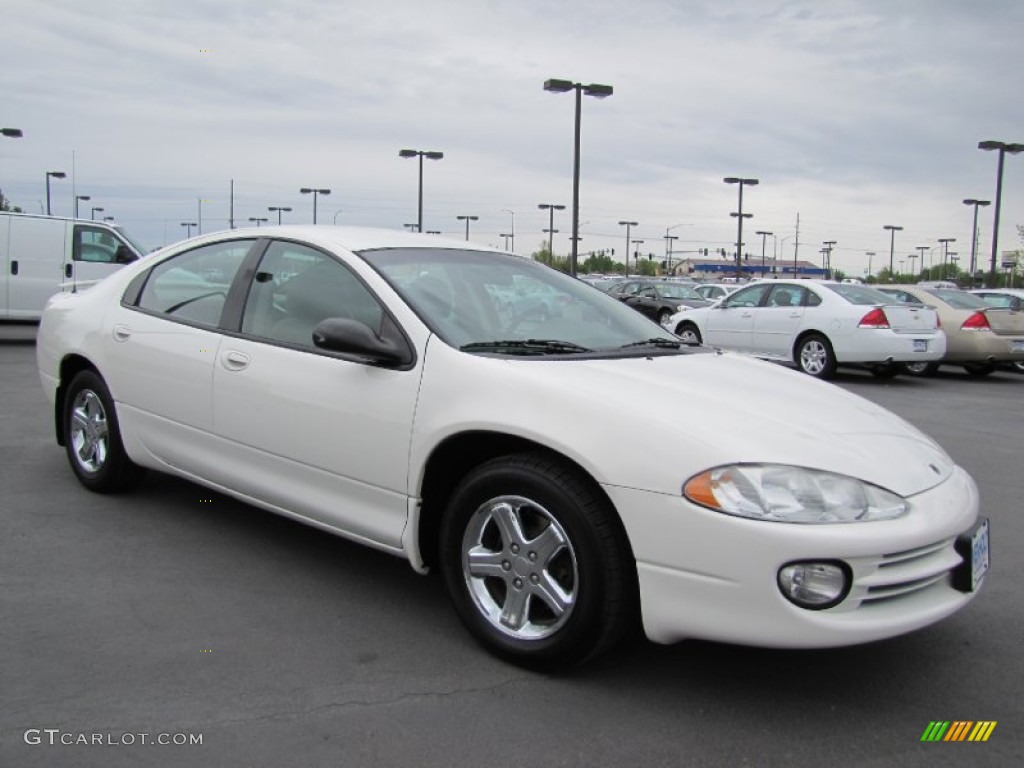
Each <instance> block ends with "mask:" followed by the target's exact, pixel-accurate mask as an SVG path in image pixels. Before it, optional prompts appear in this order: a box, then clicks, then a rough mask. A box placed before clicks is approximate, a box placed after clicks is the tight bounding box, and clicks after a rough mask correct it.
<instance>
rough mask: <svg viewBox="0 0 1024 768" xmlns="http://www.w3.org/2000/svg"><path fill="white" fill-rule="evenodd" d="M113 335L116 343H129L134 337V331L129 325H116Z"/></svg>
mask: <svg viewBox="0 0 1024 768" xmlns="http://www.w3.org/2000/svg"><path fill="white" fill-rule="evenodd" d="M113 334H114V341H128V339H130V338H131V337H132V329H131V328H129V327H128V326H127V325H115V326H114V330H113Z"/></svg>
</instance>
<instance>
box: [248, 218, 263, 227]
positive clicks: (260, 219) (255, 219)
mask: <svg viewBox="0 0 1024 768" xmlns="http://www.w3.org/2000/svg"><path fill="white" fill-rule="evenodd" d="M249 221H255V222H256V229H259V228H260V224H261V223H263V222H265V221H267V217H266V216H250V217H249Z"/></svg>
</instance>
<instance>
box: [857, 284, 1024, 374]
mask: <svg viewBox="0 0 1024 768" xmlns="http://www.w3.org/2000/svg"><path fill="white" fill-rule="evenodd" d="M874 287H875V288H878V289H879V290H880V291H884V292H885V293H888V294H889V295H890V296H892V297H894V298H895V299H897V300H898V301H901V302H906V303H908V304H927V305H930V306H932V307H934V308H935V309H936V311H937V312H938V314H939V320H941V321H942V330H943V331H944V332H945V334H946V354H945V355H944V356H943V358H942V359H941V360H940V361H938V362H933V363H908V364H907V372H908V373H911V374H915V375H918V376H921V375H930V374H933V373H935V371H937V370H938V368H939V366H940V365H961V366H963V367H964V369H965V370H966V371H967V372H968V373H969V374H971V375H972V376H987V375H988V374H990V373H992V372H993V371H995V370H996V368H998V367H999V365H1000V364H1003V363H1017V362H1022V361H1024V312H1021V311H1017V310H1014V309H1011V308H1008V307H993V306H990V305H988V304H986V303H985V301H983V300H982V298H981V297H980V296H975V295H973V294H971V293H968V292H967V291H961V290H960V289H959V288H941V287H933V286H928V287H925V286H920V285H877V286H874Z"/></svg>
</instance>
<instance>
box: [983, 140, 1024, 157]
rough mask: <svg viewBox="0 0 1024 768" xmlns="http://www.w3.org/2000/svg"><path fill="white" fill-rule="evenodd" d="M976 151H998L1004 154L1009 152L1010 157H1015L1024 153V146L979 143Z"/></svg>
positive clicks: (993, 142) (1002, 142)
mask: <svg viewBox="0 0 1024 768" xmlns="http://www.w3.org/2000/svg"><path fill="white" fill-rule="evenodd" d="M978 149H983V150H985V151H986V152H988V151H991V150H993V149H1000V150H1002V151H1004V152H1009V153H1010V154H1011V155H1016V154H1018V153H1020V152H1024V144H1007V143H1006V142H1005V141H991V140H989V141H979V142H978Z"/></svg>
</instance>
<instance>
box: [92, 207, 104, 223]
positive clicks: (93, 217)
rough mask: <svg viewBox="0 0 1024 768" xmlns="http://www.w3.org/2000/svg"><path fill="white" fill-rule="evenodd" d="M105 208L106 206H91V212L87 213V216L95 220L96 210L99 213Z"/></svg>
mask: <svg viewBox="0 0 1024 768" xmlns="http://www.w3.org/2000/svg"><path fill="white" fill-rule="evenodd" d="M105 210H106V208H93V209H92V213H90V214H89V218H90V219H92V220H93V221H96V212H97V211H99V212H100V213H103V211H105Z"/></svg>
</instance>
